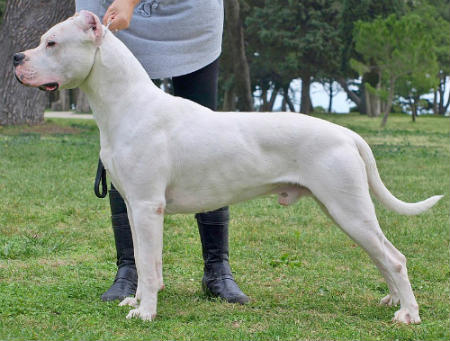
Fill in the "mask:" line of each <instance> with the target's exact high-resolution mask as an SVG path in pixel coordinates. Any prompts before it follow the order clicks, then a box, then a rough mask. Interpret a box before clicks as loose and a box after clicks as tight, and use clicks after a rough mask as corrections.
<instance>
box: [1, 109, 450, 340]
mask: <svg viewBox="0 0 450 341" xmlns="http://www.w3.org/2000/svg"><path fill="white" fill-rule="evenodd" d="M323 117H324V118H326V119H329V120H332V121H334V122H336V123H338V124H341V125H344V126H347V127H349V128H351V129H353V130H355V131H357V132H358V133H360V134H361V135H362V136H363V137H364V138H365V139H366V140H367V141H368V142H369V144H370V145H371V146H372V148H373V151H374V154H375V156H376V158H377V160H378V167H379V170H380V173H381V176H382V178H383V180H384V182H385V183H386V185H387V187H388V188H389V189H390V190H391V191H392V192H393V193H394V194H395V195H396V196H397V197H399V198H400V199H403V200H406V201H418V200H422V199H424V198H426V197H429V196H431V195H434V194H445V195H446V197H445V198H444V199H443V200H441V202H439V203H438V205H437V206H435V207H434V208H433V209H432V210H431V211H429V212H426V213H425V214H423V215H420V216H413V217H406V216H400V215H398V214H396V213H394V212H390V211H388V210H386V209H385V208H383V207H382V206H381V205H380V204H378V203H376V207H377V214H378V218H379V221H380V224H381V227H382V229H383V230H384V232H385V234H386V235H387V237H388V239H390V240H391V241H392V242H393V244H394V245H395V246H396V247H397V248H398V249H399V250H400V251H402V252H403V253H404V254H405V255H406V257H407V259H408V270H409V277H410V280H411V283H412V286H413V290H414V292H415V295H416V297H417V300H418V302H419V305H420V309H421V317H422V324H420V325H415V326H404V325H396V324H394V323H392V322H391V319H392V317H393V315H394V312H395V311H396V309H398V308H396V307H382V306H379V305H378V302H379V300H380V299H381V298H382V297H384V295H386V294H387V286H386V284H385V282H384V281H383V279H382V278H381V276H380V274H379V273H378V271H377V270H376V268H375V266H374V265H373V264H372V262H370V261H369V258H368V256H367V255H366V254H365V253H364V252H363V251H362V250H361V249H360V248H359V247H357V246H356V245H355V244H354V243H353V242H352V241H351V240H350V239H349V238H348V237H347V236H346V235H344V233H342V232H341V231H340V230H339V229H338V228H337V227H336V226H335V225H334V224H333V223H332V222H331V221H330V220H329V219H328V218H327V217H326V216H325V215H324V214H323V213H322V211H321V210H320V208H319V207H318V205H317V204H316V203H315V202H314V200H312V199H302V200H301V201H300V202H299V203H298V204H296V205H293V206H291V207H287V208H286V207H281V206H279V205H278V204H277V200H276V198H275V197H267V198H260V199H257V200H253V201H250V202H245V203H240V204H237V205H233V206H232V207H231V217H232V220H231V227H230V248H231V255H230V257H231V265H232V268H233V271H234V274H235V277H236V279H237V281H238V283H239V284H240V286H241V288H242V289H243V291H244V292H245V293H246V294H248V295H249V296H250V298H251V303H250V304H248V305H246V306H240V305H232V304H226V303H223V302H221V301H219V300H214V299H207V298H206V297H205V296H204V295H203V293H202V292H201V290H200V280H201V276H202V260H201V249H200V248H201V246H200V241H199V236H198V232H197V228H196V226H195V220H194V218H193V216H192V215H174V216H167V217H166V218H165V231H164V244H165V245H164V256H163V257H164V279H165V285H166V289H165V290H164V291H163V292H161V293H160V294H159V306H158V316H157V318H156V320H155V321H153V322H150V323H149V322H143V321H140V320H136V319H133V320H126V319H125V315H126V314H127V311H128V310H129V309H128V308H127V307H118V306H117V304H116V303H104V302H102V301H101V300H100V295H101V294H102V293H103V292H104V291H105V290H106V289H107V288H108V287H109V285H110V284H111V281H112V279H113V276H114V274H115V264H114V262H115V258H114V257H115V250H114V247H113V235H112V231H111V227H110V220H109V219H110V218H109V205H108V200H107V199H102V200H101V199H97V198H96V197H95V196H94V193H93V178H94V175H95V170H96V165H97V156H98V150H99V145H98V132H97V128H96V126H95V125H94V122H90V121H85V120H83V121H81V120H80V121H75V120H63V119H59V120H57V119H52V120H47V121H46V123H45V124H44V125H42V126H38V127H14V128H5V127H0V207H1V211H0V212H1V213H0V339H1V340H31V339H38V340H98V339H102V340H144V339H145V340H150V339H157V340H173V339H177V340H178V339H180V340H181V339H183V340H189V339H193V340H212V339H220V340H277V339H280V340H298V339H319V340H337V339H338V340H342V339H348V340H350V339H351V340H354V339H362V340H395V339H398V340H448V339H449V338H450V333H449V327H448V326H449V313H450V312H449V307H450V305H449V293H450V292H449V275H450V273H449V249H448V247H449V209H450V208H449V197H450V195H449V189H450V184H449V174H450V172H449V171H450V169H449V167H450V162H449V161H450V160H449V155H450V153H449V152H450V143H449V142H450V141H449V119H448V118H438V117H419V118H418V122H417V123H415V124H414V123H412V122H410V119H409V118H408V117H406V116H400V115H399V116H395V115H394V116H392V117H390V119H389V121H388V126H387V128H386V129H384V130H381V129H379V123H380V122H379V120H373V119H369V118H367V117H364V116H359V115H333V116H323Z"/></svg>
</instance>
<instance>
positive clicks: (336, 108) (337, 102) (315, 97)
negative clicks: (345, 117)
mask: <svg viewBox="0 0 450 341" xmlns="http://www.w3.org/2000/svg"><path fill="white" fill-rule="evenodd" d="M301 83H302V82H301V80H300V79H295V80H293V81H292V83H291V88H292V89H293V90H294V92H295V96H294V98H293V104H294V107H295V110H296V111H297V112H298V111H299V110H300V89H301ZM338 88H339V90H340V91H339V92H338V93H337V94H336V95H335V96H334V97H333V106H332V112H335V113H348V112H349V111H350V108H351V107H354V106H355V104H354V103H353V102H352V101H350V100H348V99H347V94H346V93H345V91H344V90H342V89H341V88H340V87H338ZM449 91H450V80H448V81H447V91H446V96H445V98H446V99H447V98H448V94H449ZM310 93H311V101H312V104H313V107H318V106H321V107H323V108H324V109H325V110H327V109H328V101H329V96H328V94H327V92H326V91H325V90H324V88H323V86H322V84H320V83H312V84H311V92H310ZM425 97H426V98H428V99H429V100H433V95H432V94H430V95H428V96H425ZM281 102H282V96H278V98H277V100H276V101H275V104H274V109H275V111H278V110H280V107H281Z"/></svg>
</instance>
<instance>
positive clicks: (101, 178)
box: [94, 158, 108, 198]
mask: <svg viewBox="0 0 450 341" xmlns="http://www.w3.org/2000/svg"><path fill="white" fill-rule="evenodd" d="M100 182H101V183H102V191H101V192H100ZM94 192H95V195H96V196H97V198H104V197H106V194H107V193H108V186H107V184H106V170H105V167H104V166H103V163H102V160H100V158H99V159H98V166H97V174H96V175H95V181H94Z"/></svg>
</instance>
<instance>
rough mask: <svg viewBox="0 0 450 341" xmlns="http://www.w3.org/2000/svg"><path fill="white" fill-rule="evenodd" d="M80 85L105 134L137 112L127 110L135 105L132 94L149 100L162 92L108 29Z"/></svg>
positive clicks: (101, 130)
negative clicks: (130, 114) (144, 95)
mask: <svg viewBox="0 0 450 341" xmlns="http://www.w3.org/2000/svg"><path fill="white" fill-rule="evenodd" d="M80 88H81V90H83V91H84V92H85V93H86V95H87V96H88V100H89V104H90V105H91V108H92V111H93V114H94V118H95V120H96V121H97V124H98V126H99V129H100V133H101V134H102V133H106V132H107V135H111V134H113V132H114V130H115V129H117V128H120V126H121V123H122V120H124V119H127V117H126V116H127V112H139V110H130V109H132V108H133V107H134V106H135V105H137V104H136V103H135V102H134V101H133V99H134V98H135V97H136V96H133V94H137V93H138V92H145V93H146V94H148V101H149V103H150V102H151V100H152V98H153V97H154V96H158V94H160V93H161V92H162V90H160V89H159V88H158V87H156V86H155V85H154V84H153V82H152V81H151V79H150V78H149V76H148V74H147V72H146V71H145V69H144V68H143V67H142V65H141V64H140V63H139V61H138V60H137V59H136V58H135V57H134V56H133V55H132V53H131V52H130V50H128V48H126V47H125V45H124V44H123V43H122V42H121V41H120V40H119V39H118V38H116V37H115V36H114V35H113V34H112V33H111V32H109V31H108V32H107V33H106V34H105V37H104V38H103V41H102V44H101V45H100V46H99V47H98V49H97V51H96V54H95V61H94V64H93V66H92V70H91V72H90V73H89V75H88V77H87V78H86V80H85V81H84V82H83V84H81V85H80ZM103 135H105V134H103Z"/></svg>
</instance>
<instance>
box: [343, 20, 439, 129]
mask: <svg viewBox="0 0 450 341" xmlns="http://www.w3.org/2000/svg"><path fill="white" fill-rule="evenodd" d="M354 37H355V49H356V51H357V52H358V53H360V54H361V55H362V57H363V62H362V63H361V62H358V61H356V60H353V61H352V62H353V63H352V66H353V68H354V69H355V70H357V71H358V72H359V73H360V74H365V73H368V72H374V73H375V74H376V75H377V83H376V86H375V87H373V86H372V85H371V84H369V83H365V86H366V87H367V88H368V90H369V91H370V92H371V93H372V94H373V95H375V98H376V100H377V102H376V103H377V109H379V110H381V111H382V112H383V120H382V126H384V125H385V124H386V121H387V118H388V115H389V112H390V111H391V106H392V101H393V98H394V94H395V86H396V82H397V81H398V80H399V79H400V78H402V77H406V76H408V75H412V74H415V75H416V76H417V75H418V74H419V73H420V74H422V75H423V74H431V73H433V72H435V70H434V66H435V65H436V55H435V53H434V46H433V40H432V36H431V32H430V30H429V28H428V27H427V20H424V18H423V17H421V16H419V15H418V14H416V13H409V14H407V15H404V16H402V17H400V18H398V17H397V16H396V15H390V16H389V17H387V18H386V19H382V18H378V19H375V20H373V21H372V22H362V21H359V22H357V23H356V25H355V32H354ZM418 79H419V77H418V76H417V77H416V81H417V80H418Z"/></svg>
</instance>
